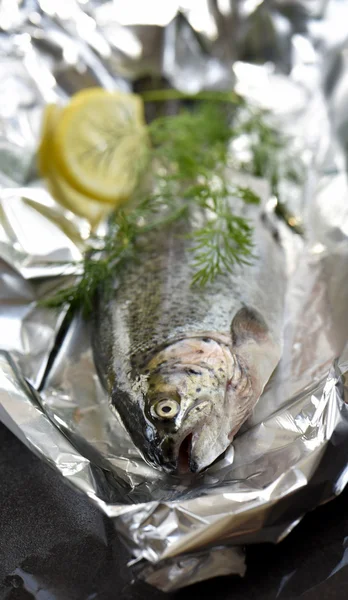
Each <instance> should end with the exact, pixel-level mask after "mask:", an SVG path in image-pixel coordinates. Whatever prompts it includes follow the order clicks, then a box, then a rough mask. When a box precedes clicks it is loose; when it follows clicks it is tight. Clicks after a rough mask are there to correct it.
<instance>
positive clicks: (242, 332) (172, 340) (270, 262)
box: [92, 182, 285, 472]
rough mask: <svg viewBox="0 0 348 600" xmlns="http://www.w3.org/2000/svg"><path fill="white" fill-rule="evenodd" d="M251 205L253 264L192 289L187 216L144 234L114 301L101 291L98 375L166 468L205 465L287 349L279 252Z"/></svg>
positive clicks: (142, 443) (140, 441) (150, 455)
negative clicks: (145, 238) (149, 235)
mask: <svg viewBox="0 0 348 600" xmlns="http://www.w3.org/2000/svg"><path fill="white" fill-rule="evenodd" d="M254 187H255V185H254ZM256 189H257V191H259V190H258V186H257V182H256ZM231 201H232V200H231ZM234 210H236V205H235V201H234ZM241 210H242V209H241ZM246 210H248V213H247V216H248V217H249V218H250V219H251V221H252V224H253V225H254V227H255V232H254V244H255V250H254V253H255V255H257V257H258V258H257V259H256V260H254V261H253V263H252V265H251V266H243V267H236V268H235V269H234V272H233V274H230V273H225V274H223V275H222V276H220V277H218V278H217V279H216V280H215V281H214V282H213V283H211V284H209V285H207V286H206V287H205V288H203V289H201V288H198V287H192V286H191V278H192V274H193V271H192V266H191V264H190V263H191V261H192V255H191V253H190V251H189V248H190V241H189V240H187V238H186V237H185V236H183V235H181V234H182V233H183V231H185V230H188V229H189V228H190V227H191V225H192V224H191V223H188V222H183V223H180V224H177V225H176V226H172V227H170V228H168V229H166V230H165V231H162V232H160V233H158V234H156V235H155V236H153V237H152V238H151V240H149V241H148V242H147V246H146V247H145V248H144V251H143V252H142V255H141V257H140V260H139V261H137V262H134V263H132V264H131V265H129V267H128V268H127V271H126V273H125V274H124V275H123V277H122V279H121V280H120V281H119V282H118V284H117V286H116V289H115V292H114V295H113V297H112V299H111V300H108V301H107V300H106V299H105V298H104V297H103V293H100V294H99V296H98V298H97V299H96V307H95V311H94V320H93V323H94V326H93V336H92V342H93V349H94V357H95V362H96V366H97V369H98V373H99V375H100V377H101V380H102V382H103V384H104V386H105V388H106V390H107V391H108V393H109V396H110V400H111V403H112V405H113V406H114V407H115V408H116V410H117V412H118V414H119V415H120V417H121V419H122V421H123V424H124V426H125V427H126V429H127V430H128V432H129V434H130V435H131V437H132V439H133V441H134V443H135V445H136V446H137V448H138V449H139V451H140V452H141V454H142V455H143V457H144V459H145V460H146V461H147V462H148V463H149V464H151V465H153V466H154V467H156V468H160V469H162V470H164V471H166V472H177V471H179V472H182V471H186V470H190V471H192V472H198V471H201V470H202V469H204V468H205V467H207V466H208V465H210V464H211V463H212V462H213V461H214V460H215V459H216V458H217V457H218V456H220V455H221V453H223V452H224V451H225V450H226V448H227V447H228V446H229V445H230V443H231V441H232V440H233V437H234V435H235V434H236V433H237V431H238V430H239V428H240V427H241V425H242V424H243V423H244V422H245V420H246V419H247V418H248V416H249V415H250V414H251V412H252V410H253V408H254V406H255V404H256V402H257V401H258V399H259V398H260V396H261V394H262V391H263V389H264V386H265V385H266V383H267V382H268V380H269V378H270V376H271V374H272V372H273V371H274V369H275V368H276V366H277V364H278V362H279V359H280V356H281V350H282V326H283V302H284V290H285V274H284V271H285V267H284V257H283V252H282V249H281V246H280V243H279V240H278V239H277V237H276V236H275V235H274V230H272V229H270V228H269V227H267V226H266V225H265V223H264V221H263V220H262V218H261V217H262V209H261V208H260V207H254V206H253V207H249V208H248V209H246V207H245V206H244V207H243V211H244V212H245V211H246Z"/></svg>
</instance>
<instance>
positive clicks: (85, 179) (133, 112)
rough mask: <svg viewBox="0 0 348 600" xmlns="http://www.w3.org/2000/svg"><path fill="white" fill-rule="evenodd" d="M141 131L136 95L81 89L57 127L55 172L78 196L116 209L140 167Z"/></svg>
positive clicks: (142, 159)
mask: <svg viewBox="0 0 348 600" xmlns="http://www.w3.org/2000/svg"><path fill="white" fill-rule="evenodd" d="M145 132H146V128H145V123H144V115H143V103H142V100H141V98H139V96H136V95H134V94H125V93H122V92H108V91H106V90H103V89H101V88H95V89H89V90H85V91H82V92H80V93H78V94H76V95H75V96H74V97H73V99H72V100H71V102H70V103H69V104H68V105H67V106H66V107H65V108H64V109H63V110H62V112H61V114H60V115H59V118H58V120H57V122H56V124H55V131H54V139H53V154H54V157H55V160H56V163H57V164H56V168H57V170H58V171H59V173H60V176H61V177H63V178H64V179H66V180H67V182H68V183H69V184H70V186H72V187H73V188H75V189H76V190H77V191H78V192H80V193H81V194H84V195H86V196H88V197H89V198H91V199H93V200H96V201H99V202H106V203H110V204H112V205H114V206H118V205H119V204H121V203H123V202H125V201H126V200H128V198H129V197H130V195H131V194H132V192H133V190H134V187H135V185H136V183H137V179H138V176H139V172H140V171H141V170H142V169H143V168H144V164H145V161H146V148H147V144H146V133H145ZM44 168H46V167H45V164H44Z"/></svg>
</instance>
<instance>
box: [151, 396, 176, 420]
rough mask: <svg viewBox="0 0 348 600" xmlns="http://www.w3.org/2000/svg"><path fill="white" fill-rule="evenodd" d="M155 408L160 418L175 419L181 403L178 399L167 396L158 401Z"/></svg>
mask: <svg viewBox="0 0 348 600" xmlns="http://www.w3.org/2000/svg"><path fill="white" fill-rule="evenodd" d="M154 409H155V413H156V416H157V417H160V419H174V417H176V415H177V414H178V412H179V410H180V405H179V403H178V402H177V401H176V400H172V399H171V398H166V399H164V400H160V401H159V402H157V404H156V405H155V407H154Z"/></svg>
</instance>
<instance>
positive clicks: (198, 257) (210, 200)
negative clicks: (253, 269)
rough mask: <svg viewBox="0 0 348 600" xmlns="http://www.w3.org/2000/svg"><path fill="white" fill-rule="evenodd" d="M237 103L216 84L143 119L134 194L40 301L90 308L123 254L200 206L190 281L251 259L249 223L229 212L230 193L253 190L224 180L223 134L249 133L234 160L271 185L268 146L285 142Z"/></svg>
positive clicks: (245, 196)
mask: <svg viewBox="0 0 348 600" xmlns="http://www.w3.org/2000/svg"><path fill="white" fill-rule="evenodd" d="M167 95H168V92H167ZM149 99H151V101H153V100H155V99H156V98H155V97H154V96H153V95H152V96H151V98H149ZM164 99H166V98H164ZM190 100H192V98H190ZM239 110H241V111H244V112H243V114H245V111H248V110H249V109H248V107H247V106H246V105H245V103H244V102H243V101H241V100H239V98H238V97H237V96H236V95H232V96H231V95H226V93H222V94H221V98H220V101H219V98H218V93H216V92H215V93H214V95H213V97H212V98H208V97H207V98H205V99H204V101H201V102H199V103H198V104H196V105H195V106H194V108H193V109H192V107H191V109H190V110H189V109H184V110H182V111H181V112H180V113H179V114H177V115H173V116H164V117H159V118H156V119H155V120H154V121H152V122H151V123H150V124H149V125H148V126H147V132H148V138H149V142H150V143H149V144H148V146H147V152H148V155H147V160H146V161H144V167H143V170H142V172H141V173H140V177H139V181H138V185H137V186H136V188H135V190H134V194H133V197H132V198H131V199H130V201H129V203H128V204H127V205H126V206H125V207H124V208H121V209H117V210H115V212H114V213H113V214H112V216H111V218H110V219H109V223H108V231H107V233H106V235H105V237H103V238H98V237H93V238H91V240H90V243H89V247H88V248H87V251H86V253H85V256H84V259H83V264H82V274H81V276H78V278H77V280H76V283H75V284H73V285H72V286H70V287H68V288H64V289H62V290H61V291H60V292H58V293H57V294H56V295H55V296H54V297H52V298H49V299H48V300H46V301H45V305H46V306H51V307H61V306H63V305H68V306H69V307H70V309H71V310H74V309H77V308H82V310H83V312H84V314H85V315H88V313H90V312H91V310H92V308H93V299H94V296H95V293H96V291H97V289H98V288H99V286H103V289H104V290H106V291H111V290H112V289H113V284H114V280H115V277H116V276H119V275H120V274H121V272H122V270H123V269H124V267H126V266H127V264H129V260H132V259H136V258H137V257H138V256H141V248H142V244H143V243H144V239H146V236H148V235H151V234H152V232H153V231H154V230H156V229H157V230H160V229H163V228H164V227H166V226H168V225H169V224H170V223H173V222H175V221H178V220H179V219H182V218H183V217H184V216H185V217H187V216H189V214H190V212H191V211H193V210H194V211H196V212H197V211H198V212H200V213H201V216H202V217H203V223H204V224H203V225H202V227H200V228H198V229H196V230H193V232H192V233H191V234H190V237H191V252H192V265H193V268H194V275H193V280H192V284H193V285H200V286H203V285H206V284H207V283H209V282H211V281H213V280H214V279H215V277H217V276H218V275H219V274H221V273H222V272H224V271H231V270H232V269H233V267H234V266H235V265H236V264H238V265H243V264H249V263H250V261H251V260H252V259H253V258H254V257H253V242H252V234H253V231H252V227H251V226H250V224H249V223H248V222H247V220H246V219H244V218H242V217H240V216H238V215H237V214H234V212H232V210H231V198H232V199H233V198H235V199H236V201H242V202H245V203H257V202H259V198H258V197H257V196H256V195H255V194H254V193H253V192H252V191H251V190H250V189H248V188H243V187H240V186H233V184H232V185H231V183H230V182H229V181H228V180H227V167H228V164H229V161H230V148H229V142H230V140H231V139H233V138H236V137H237V136H239V135H241V134H243V133H244V134H247V135H248V136H250V138H251V156H252V160H251V161H249V163H248V164H243V163H241V162H240V163H239V164H238V167H239V168H240V169H241V171H245V172H249V173H252V174H254V175H258V176H261V177H266V178H268V179H269V180H270V182H271V184H272V185H273V187H274V189H275V187H276V185H278V180H279V178H278V179H277V173H278V170H277V168H273V166H272V165H273V164H274V152H276V151H277V149H279V148H281V147H282V146H283V143H284V142H283V140H282V139H281V137H280V136H279V134H278V133H277V132H276V131H275V130H274V129H272V128H271V127H270V126H269V125H267V124H266V123H265V122H264V120H263V115H262V113H261V111H251V112H249V113H248V112H246V114H247V118H243V119H239V112H238V111H239Z"/></svg>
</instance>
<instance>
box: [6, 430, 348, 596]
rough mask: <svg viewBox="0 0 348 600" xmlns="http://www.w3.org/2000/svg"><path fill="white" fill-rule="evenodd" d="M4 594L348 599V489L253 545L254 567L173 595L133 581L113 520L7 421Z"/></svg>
mask: <svg viewBox="0 0 348 600" xmlns="http://www.w3.org/2000/svg"><path fill="white" fill-rule="evenodd" d="M0 448H1V451H0V599H1V600H29V599H30V600H33V599H35V600H114V599H118V600H147V599H151V600H161V599H165V598H167V599H169V600H173V599H175V600H184V599H186V598H192V596H193V595H197V597H199V596H201V597H204V598H218V599H220V600H228V599H231V600H249V598H250V599H251V598H255V599H257V600H273V599H277V600H278V599H280V600H290V599H292V598H303V599H304V600H318V599H319V600H321V599H322V600H331V599H333V598H335V599H336V598H337V599H338V600H345V599H346V598H347V599H348V568H347V565H348V490H346V491H345V492H343V493H342V494H341V496H339V497H338V498H337V499H335V500H333V501H331V502H329V503H328V504H326V505H325V506H322V507H320V508H318V509H316V510H315V511H313V512H312V513H310V514H309V515H307V516H306V517H305V518H304V519H303V520H302V522H301V523H300V524H299V525H298V526H297V527H296V528H295V529H294V530H293V532H292V533H291V534H290V535H289V536H288V537H287V538H286V539H285V540H283V541H282V542H281V543H280V544H278V545H277V546H273V545H271V544H264V545H258V546H253V547H249V548H248V550H247V565H248V569H247V574H246V576H245V577H244V578H243V579H241V578H239V577H220V578H217V579H215V580H210V581H209V582H204V583H200V584H196V585H194V586H190V587H188V588H186V589H184V590H180V591H178V592H176V593H173V594H164V593H162V592H160V591H157V590H154V589H153V588H150V587H149V586H147V585H146V584H144V583H141V582H135V583H134V582H132V578H131V573H130V570H129V569H128V568H127V561H128V559H129V556H128V554H127V552H126V551H125V548H124V546H123V545H122V544H121V543H120V541H119V540H118V538H117V536H116V534H115V532H114V530H113V526H112V523H111V521H109V520H108V519H107V518H106V517H104V516H103V515H102V514H101V513H100V512H99V510H98V509H97V508H96V507H95V506H93V505H92V504H91V503H90V502H89V501H88V500H87V499H86V498H85V497H83V496H82V495H80V494H77V493H76V492H75V491H74V490H72V489H70V488H69V487H68V486H67V485H65V484H64V483H63V482H62V481H61V479H60V478H59V477H58V475H57V474H56V473H55V472H54V471H53V470H52V469H51V468H49V467H48V466H47V465H45V464H43V463H42V462H41V461H40V460H39V459H38V458H36V457H35V456H34V455H33V454H32V453H31V452H30V451H29V450H28V449H27V448H26V447H25V446H24V445H23V444H22V443H21V442H19V441H18V440H17V439H16V438H15V437H14V436H13V435H12V434H11V433H10V432H9V431H8V430H7V429H6V428H5V427H4V426H3V425H2V424H0Z"/></svg>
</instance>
